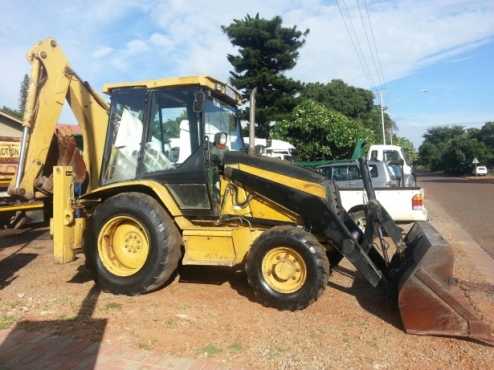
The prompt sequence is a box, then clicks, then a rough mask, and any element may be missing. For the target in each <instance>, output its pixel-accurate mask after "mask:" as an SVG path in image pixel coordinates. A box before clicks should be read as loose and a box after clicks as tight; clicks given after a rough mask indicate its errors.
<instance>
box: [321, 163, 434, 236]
mask: <svg viewBox="0 0 494 370" xmlns="http://www.w3.org/2000/svg"><path fill="white" fill-rule="evenodd" d="M368 166H369V173H370V176H371V180H372V184H373V186H374V190H375V192H376V198H377V200H378V201H379V202H380V203H381V204H382V205H383V206H384V208H385V209H386V211H388V213H389V215H390V216H391V218H392V219H393V220H395V221H396V222H401V223H408V222H415V221H426V220H427V219H428V214H427V209H426V208H425V206H424V190H423V189H422V188H420V187H401V186H400V181H399V180H397V179H396V178H395V177H394V175H393V172H392V171H391V169H389V167H388V166H387V165H386V163H385V162H381V161H369V162H368ZM316 171H317V172H319V173H321V174H322V175H324V176H325V177H327V178H330V179H332V180H334V181H335V183H336V184H337V185H338V187H339V190H340V198H341V203H342V205H343V208H345V210H346V211H347V212H349V213H350V215H351V216H352V218H353V219H354V220H355V221H356V222H357V224H359V225H360V224H363V222H364V221H365V205H366V204H367V193H366V191H365V190H364V188H363V182H362V178H361V175H360V168H359V167H358V162H356V161H351V160H348V161H346V160H344V161H332V162H329V163H327V164H324V165H321V166H319V167H318V168H316ZM361 226H363V225H361Z"/></svg>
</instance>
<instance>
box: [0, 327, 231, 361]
mask: <svg viewBox="0 0 494 370" xmlns="http://www.w3.org/2000/svg"><path fill="white" fill-rule="evenodd" d="M37 369H40V370H41V369H42V370H103V369H104V370H162V369H166V370H220V369H222V370H223V369H233V368H232V367H228V366H226V365H224V364H218V363H215V362H214V361H212V360H209V359H190V358H180V357H174V356H171V355H168V354H162V353H157V352H152V351H145V350H138V349H135V348H131V347H125V346H122V345H120V344H119V345H115V344H112V343H108V342H105V341H103V342H100V343H98V342H90V341H87V340H82V339H78V338H72V337H68V336H63V335H56V334H54V333H53V332H50V331H46V330H40V331H28V330H24V329H22V328H19V327H17V326H16V327H13V328H11V329H6V330H0V370H37Z"/></svg>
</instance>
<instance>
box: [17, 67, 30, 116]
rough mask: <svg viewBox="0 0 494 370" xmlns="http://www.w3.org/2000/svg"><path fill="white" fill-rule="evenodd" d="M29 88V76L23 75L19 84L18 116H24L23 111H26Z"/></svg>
mask: <svg viewBox="0 0 494 370" xmlns="http://www.w3.org/2000/svg"><path fill="white" fill-rule="evenodd" d="M28 88H29V76H28V75H27V74H25V75H24V78H23V79H22V82H21V90H20V93H19V94H20V95H19V110H18V112H19V114H20V115H21V117H22V116H24V111H25V110H26V99H27V90H28Z"/></svg>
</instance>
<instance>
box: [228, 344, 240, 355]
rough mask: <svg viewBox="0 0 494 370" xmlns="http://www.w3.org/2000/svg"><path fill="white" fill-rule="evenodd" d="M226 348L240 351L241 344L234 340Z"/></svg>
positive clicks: (231, 350) (236, 351)
mask: <svg viewBox="0 0 494 370" xmlns="http://www.w3.org/2000/svg"><path fill="white" fill-rule="evenodd" d="M228 350H229V351H230V352H234V353H239V352H242V346H241V345H240V343H236V342H235V343H233V344H231V345H229V346H228Z"/></svg>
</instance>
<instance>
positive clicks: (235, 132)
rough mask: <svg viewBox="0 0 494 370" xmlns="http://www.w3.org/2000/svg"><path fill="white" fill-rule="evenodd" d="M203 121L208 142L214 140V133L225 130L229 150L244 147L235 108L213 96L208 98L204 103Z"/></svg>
mask: <svg viewBox="0 0 494 370" xmlns="http://www.w3.org/2000/svg"><path fill="white" fill-rule="evenodd" d="M204 122H205V125H204V130H205V133H206V136H207V137H208V139H209V141H210V142H213V141H214V135H215V134H217V133H218V132H225V133H226V134H227V135H228V141H227V146H228V148H229V149H230V150H242V149H243V148H244V142H243V139H242V135H241V128H240V120H239V116H238V112H237V110H236V109H235V108H233V107H231V106H229V105H227V104H225V103H223V102H221V101H220V100H217V99H215V98H213V99H208V100H206V102H205V105H204Z"/></svg>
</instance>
